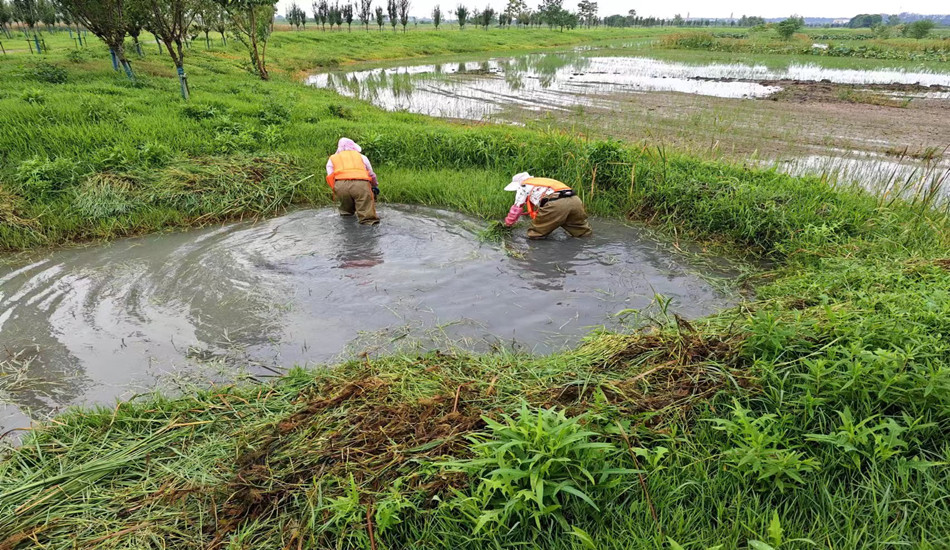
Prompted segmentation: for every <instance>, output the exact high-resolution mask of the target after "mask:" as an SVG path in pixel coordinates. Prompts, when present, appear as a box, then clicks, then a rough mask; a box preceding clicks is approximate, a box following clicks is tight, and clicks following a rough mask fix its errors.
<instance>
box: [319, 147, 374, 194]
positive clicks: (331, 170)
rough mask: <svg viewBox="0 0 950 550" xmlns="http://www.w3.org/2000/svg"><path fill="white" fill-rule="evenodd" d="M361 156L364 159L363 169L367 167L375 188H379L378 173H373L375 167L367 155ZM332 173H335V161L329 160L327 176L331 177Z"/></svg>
mask: <svg viewBox="0 0 950 550" xmlns="http://www.w3.org/2000/svg"><path fill="white" fill-rule="evenodd" d="M360 156H361V157H363V167H365V168H366V171H367V172H369V177H370V178H371V181H372V183H373V187H379V182H378V181H376V172H373V165H372V164H370V163H369V159H368V158H366V155H363V154H361V155H360ZM332 173H333V159H332V158H329V159H327V175H328V176H329V175H330V174H332Z"/></svg>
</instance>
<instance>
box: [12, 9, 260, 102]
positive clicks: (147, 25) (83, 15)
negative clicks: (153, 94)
mask: <svg viewBox="0 0 950 550" xmlns="http://www.w3.org/2000/svg"><path fill="white" fill-rule="evenodd" d="M275 3H276V0H0V29H2V32H4V33H5V34H7V35H9V32H10V27H11V25H12V24H13V23H14V22H19V23H21V24H22V25H23V26H25V27H26V28H27V29H28V31H29V32H31V33H35V32H36V30H37V25H38V24H39V23H40V22H42V23H43V24H44V25H46V26H47V27H48V29H49V30H50V31H52V30H53V29H54V28H55V25H56V24H57V23H63V24H65V25H66V26H71V25H76V26H77V27H78V26H82V27H84V28H85V29H87V30H88V31H89V32H91V33H93V34H94V35H96V36H97V37H98V38H99V39H100V40H102V41H103V42H104V43H105V44H106V45H107V46H108V47H109V50H110V53H111V56H112V59H113V65H114V67H115V68H116V70H120V69H122V70H124V71H125V73H126V74H127V75H128V77H129V78H130V79H133V80H134V79H135V74H134V72H133V71H132V65H131V63H130V62H129V59H128V56H127V55H126V51H125V39H126V37H131V38H132V40H133V41H134V43H135V44H136V47H139V43H138V38H139V35H140V34H141V33H142V31H148V32H150V33H152V34H153V35H154V36H155V39H156V41H158V43H159V45H160V46H161V47H162V48H163V49H164V50H165V51H166V52H167V54H168V56H169V57H170V58H171V60H172V63H173V64H174V65H175V69H176V71H177V72H178V76H179V80H180V83H181V92H182V96H183V97H185V98H186V99H187V98H188V97H189V95H190V92H189V89H188V81H187V77H186V75H185V70H184V50H185V44H186V43H187V41H188V38H189V36H196V35H197V34H198V33H202V32H203V33H204V35H205V40H206V42H208V43H209V44H210V39H209V33H211V32H212V31H217V32H219V33H221V37H222V40H224V41H225V43H227V38H226V32H228V31H229V32H230V33H231V34H232V36H236V37H237V38H238V40H240V41H241V42H242V43H243V44H244V45H245V46H246V47H247V50H248V55H249V57H250V61H251V66H252V67H253V70H254V71H255V72H256V73H257V74H258V75H259V76H260V77H261V78H262V79H265V80H266V79H267V78H268V72H267V65H266V61H265V59H266V51H267V40H268V38H269V36H270V34H271V32H272V31H273V23H274V13H275V8H274V5H275ZM139 49H140V48H139Z"/></svg>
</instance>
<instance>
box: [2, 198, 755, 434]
mask: <svg viewBox="0 0 950 550" xmlns="http://www.w3.org/2000/svg"><path fill="white" fill-rule="evenodd" d="M381 215H383V216H384V218H385V219H384V223H383V224H382V225H380V226H378V227H376V228H372V227H363V226H359V225H358V224H355V223H354V220H352V219H343V218H340V217H339V216H338V215H337V214H336V212H335V211H334V210H332V209H320V210H301V211H296V212H293V213H290V214H288V215H285V216H282V217H280V218H275V219H271V220H267V221H263V222H260V223H257V224H250V223H238V224H232V225H227V226H222V227H217V228H210V229H201V230H194V231H188V232H181V233H170V234H162V235H151V236H147V237H142V238H135V239H124V240H120V241H116V242H113V243H110V244H106V245H102V246H94V247H89V248H83V249H70V250H61V251H55V252H51V253H47V254H45V255H44V256H42V257H39V258H35V259H34V260H33V261H32V262H28V263H25V264H21V265H16V266H6V267H0V342H2V344H0V354H2V356H0V371H2V376H0V400H2V401H4V402H5V403H7V405H6V407H5V408H0V425H2V426H4V427H5V429H9V428H11V427H21V426H24V425H28V423H29V420H28V415H31V416H32V417H34V418H43V417H46V416H47V415H50V414H54V413H56V412H58V411H61V410H62V409H63V408H64V407H65V406H68V405H71V404H79V403H85V404H89V403H105V404H107V405H108V404H112V403H113V402H114V400H115V399H116V398H130V397H132V396H133V395H134V394H136V393H137V392H143V391H147V390H148V389H151V388H155V387H162V388H168V387H171V388H173V389H174V388H175V387H176V384H178V385H180V384H182V383H184V382H188V381H192V380H196V381H198V383H199V384H200V383H201V381H204V383H205V384H207V383H208V381H214V380H227V379H230V378H233V377H234V376H235V373H236V372H238V370H239V369H240V368H245V367H246V368H247V369H248V371H249V372H250V373H251V374H261V373H263V374H273V373H274V372H275V371H277V370H278V369H276V368H275V367H283V366H291V365H294V364H299V365H318V364H323V363H327V362H332V361H334V360H336V359H339V358H348V357H357V356H358V355H359V354H360V353H361V352H369V353H370V354H376V353H382V352H385V351H391V350H394V349H399V350H411V351H419V350H424V349H436V348H437V349H443V350H444V349H446V348H447V347H452V346H457V347H460V348H464V349H471V350H475V351H490V350H492V349H498V348H507V349H518V350H526V351H534V352H537V353H545V352H550V351H554V350H558V349H563V348H565V347H569V346H572V345H575V344H577V343H578V342H579V340H580V339H581V338H582V337H583V336H585V335H587V334H589V333H590V331H591V330H593V329H595V328H596V327H607V328H615V329H619V328H623V326H622V321H621V320H620V318H618V317H617V316H616V314H617V313H618V312H621V311H623V310H627V309H642V308H649V307H651V304H652V303H653V302H654V298H655V294H661V295H664V296H666V297H668V298H672V300H673V302H672V306H671V308H670V309H671V310H672V311H675V312H677V313H678V314H680V315H682V316H684V317H689V318H694V317H698V316H702V315H706V314H709V313H712V312H715V311H717V310H720V309H722V308H724V307H728V306H729V305H731V304H733V303H735V301H736V300H737V296H736V295H735V294H734V293H729V292H726V291H724V290H723V289H724V288H727V287H728V285H727V284H725V283H723V284H713V283H711V282H710V281H714V282H715V281H720V282H724V281H727V280H729V279H730V278H734V277H735V273H734V272H730V271H729V269H728V268H727V266H725V264H716V263H713V264H709V263H708V262H709V261H712V260H704V261H700V260H699V259H698V258H697V257H695V256H694V255H688V256H687V255H685V254H679V253H677V254H673V253H671V252H670V250H671V248H670V247H669V246H667V245H664V244H663V243H662V242H661V241H659V240H657V239H655V238H654V237H652V236H651V234H650V232H648V231H647V230H645V229H640V228H637V227H630V226H626V225H623V224H620V223H616V222H609V221H604V220H593V224H594V228H595V232H596V236H595V237H593V238H592V239H583V240H578V239H568V238H559V239H552V240H548V241H538V242H529V241H526V240H524V239H523V237H521V238H515V239H514V241H513V242H512V244H511V245H510V246H512V247H514V250H515V253H514V254H512V253H506V252H505V250H504V249H503V248H502V247H501V246H499V245H496V244H485V243H480V242H479V241H478V240H477V238H476V233H477V231H478V230H479V229H480V228H483V227H484V222H481V221H477V220H473V219H470V218H467V217H464V216H461V215H458V214H455V213H449V212H444V211H438V210H433V209H423V208H416V207H404V206H389V207H384V208H382V209H381ZM520 234H521V235H523V234H524V229H523V228H522V229H521V231H520ZM717 265H718V267H711V266H717ZM699 273H701V274H702V275H703V276H702V277H701V276H700V275H699ZM183 381H184V382H183Z"/></svg>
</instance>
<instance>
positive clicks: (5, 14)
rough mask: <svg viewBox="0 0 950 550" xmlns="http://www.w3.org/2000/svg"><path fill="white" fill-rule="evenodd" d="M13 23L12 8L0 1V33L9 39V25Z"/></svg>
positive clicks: (3, 0)
mask: <svg viewBox="0 0 950 550" xmlns="http://www.w3.org/2000/svg"><path fill="white" fill-rule="evenodd" d="M12 22H13V8H11V7H10V5H9V4H7V2H6V0H0V32H2V33H3V34H5V35H7V37H8V38H9V37H10V29H9V27H10V23H12Z"/></svg>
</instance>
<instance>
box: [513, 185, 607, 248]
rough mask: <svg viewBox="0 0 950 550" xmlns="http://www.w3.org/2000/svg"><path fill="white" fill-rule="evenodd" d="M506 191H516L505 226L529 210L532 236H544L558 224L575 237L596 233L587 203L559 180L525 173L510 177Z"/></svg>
mask: <svg viewBox="0 0 950 550" xmlns="http://www.w3.org/2000/svg"><path fill="white" fill-rule="evenodd" d="M505 191H514V192H515V193H516V194H515V203H514V204H513V205H512V206H511V209H510V210H509V211H508V216H507V217H506V218H505V225H506V226H508V227H511V226H513V225H514V224H515V223H517V221H518V218H520V217H521V216H522V215H523V214H524V213H525V211H524V209H527V214H528V215H529V216H531V227H530V228H529V229H528V238H529V239H543V238H544V237H547V236H548V235H550V234H551V232H552V231H554V230H555V229H557V228H558V227H563V228H564V230H565V231H567V232H568V233H570V234H571V236H572V237H587V236H590V235H591V234H593V230H591V228H590V224H589V223H588V222H587V211H586V210H584V203H583V202H581V199H580V198H579V197H577V196H576V195H575V194H574V191H572V190H571V188H570V187H568V186H567V185H565V184H563V183H561V182H559V181H557V180H552V179H548V178H535V177H532V176H531V174H529V173H527V172H522V173H520V174H518V175H516V176H515V177H514V178H512V179H511V183H509V184H508V185H507V186H506V187H505Z"/></svg>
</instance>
